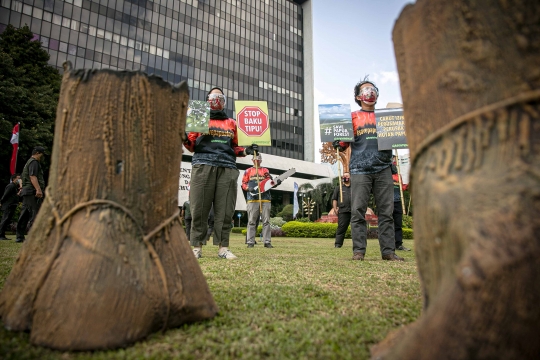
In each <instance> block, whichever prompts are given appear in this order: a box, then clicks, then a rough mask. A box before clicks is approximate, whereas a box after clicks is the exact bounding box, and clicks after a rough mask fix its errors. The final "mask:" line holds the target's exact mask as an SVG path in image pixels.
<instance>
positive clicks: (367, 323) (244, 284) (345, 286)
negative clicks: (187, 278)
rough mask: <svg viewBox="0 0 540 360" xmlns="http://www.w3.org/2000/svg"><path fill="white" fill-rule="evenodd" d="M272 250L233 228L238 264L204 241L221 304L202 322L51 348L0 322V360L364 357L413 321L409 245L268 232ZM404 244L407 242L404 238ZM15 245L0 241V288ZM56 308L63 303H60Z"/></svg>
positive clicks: (205, 262)
mask: <svg viewBox="0 0 540 360" xmlns="http://www.w3.org/2000/svg"><path fill="white" fill-rule="evenodd" d="M272 243H273V245H274V246H275V248H274V249H266V248H264V247H263V246H262V245H256V246H255V248H253V249H247V248H246V247H245V245H244V238H243V236H242V235H238V234H232V239H231V250H232V251H233V252H234V254H236V255H237V256H238V259H237V260H223V259H220V258H218V257H217V247H214V246H206V247H204V249H203V258H202V259H200V261H199V263H200V265H201V268H202V271H203V273H204V275H205V276H206V279H207V281H208V284H209V286H210V290H211V291H212V294H213V296H214V299H215V301H216V303H217V304H218V306H219V309H220V312H219V314H218V316H216V317H215V318H214V319H212V320H210V321H205V322H202V323H197V324H192V325H188V326H184V327H182V328H179V329H174V330H169V331H167V332H166V333H157V334H154V335H152V336H150V337H149V338H148V339H146V340H145V341H142V342H139V343H137V344H135V345H133V346H131V347H129V348H126V349H121V350H115V351H100V352H94V353H90V352H78V353H69V352H58V351H52V350H48V349H44V348H39V347H35V346H32V345H30V344H29V342H28V338H29V336H28V334H26V333H14V332H9V331H7V330H5V329H4V328H3V326H2V327H1V328H0V358H1V359H62V360H65V359H173V358H175V359H261V358H265V359H366V358H369V348H370V346H372V345H373V344H376V343H377V342H379V341H380V340H382V339H383V338H384V337H385V336H386V334H387V333H388V332H389V331H390V330H392V329H395V328H398V327H400V326H403V325H406V324H408V323H410V322H412V321H414V320H415V319H416V318H417V317H418V316H419V315H420V310H421V292H420V284H419V279H418V275H417V272H416V262H415V259H414V251H411V252H398V254H399V255H400V256H402V257H405V259H406V262H405V263H402V262H387V261H383V260H381V256H380V251H379V244H378V241H377V240H369V241H368V251H367V254H366V260H365V261H363V262H360V261H354V262H353V261H352V260H351V257H352V245H351V240H350V239H347V240H345V245H344V247H343V248H341V249H335V248H334V242H333V239H304V238H274V239H273V240H272ZM404 245H405V246H407V247H409V248H414V244H413V241H412V240H406V241H405V242H404ZM20 247H21V246H20V244H16V243H14V242H13V241H0V287H3V284H4V281H5V278H6V277H7V276H8V274H9V272H10V270H11V267H12V265H13V263H14V261H15V259H16V257H17V253H18V251H19V249H20ZM60 306H61V305H60Z"/></svg>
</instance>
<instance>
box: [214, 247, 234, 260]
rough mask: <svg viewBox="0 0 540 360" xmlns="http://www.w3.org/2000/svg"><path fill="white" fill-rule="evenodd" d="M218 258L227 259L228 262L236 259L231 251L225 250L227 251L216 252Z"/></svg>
mask: <svg viewBox="0 0 540 360" xmlns="http://www.w3.org/2000/svg"><path fill="white" fill-rule="evenodd" d="M217 256H219V257H220V258H222V259H228V260H233V259H236V258H237V256H236V255H234V254H233V253H232V252H231V250H229V249H227V250H222V251H219V252H218V255H217Z"/></svg>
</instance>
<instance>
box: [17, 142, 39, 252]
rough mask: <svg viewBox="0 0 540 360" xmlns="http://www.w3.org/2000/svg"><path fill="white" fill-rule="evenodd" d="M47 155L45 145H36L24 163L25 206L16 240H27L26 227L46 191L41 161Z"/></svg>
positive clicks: (31, 220)
mask: <svg viewBox="0 0 540 360" xmlns="http://www.w3.org/2000/svg"><path fill="white" fill-rule="evenodd" d="M44 155H45V148H44V147H43V146H36V147H35V148H34V149H33V150H32V156H31V157H30V159H28V161H27V162H26V165H24V169H23V171H22V174H21V180H22V190H21V196H22V198H23V206H22V210H21V215H20V216H19V221H18V222H17V239H16V240H15V241H16V242H23V241H24V240H25V237H24V236H25V233H26V227H27V226H28V224H30V226H31V225H32V223H33V222H34V219H35V218H36V215H37V213H38V211H39V208H40V207H41V202H42V201H43V193H44V191H45V178H44V177H43V169H42V168H41V165H40V161H41V159H42V158H43V156H44Z"/></svg>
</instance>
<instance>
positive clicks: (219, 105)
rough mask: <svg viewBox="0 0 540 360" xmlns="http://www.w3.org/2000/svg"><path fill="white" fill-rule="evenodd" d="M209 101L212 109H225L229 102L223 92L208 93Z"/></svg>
mask: <svg viewBox="0 0 540 360" xmlns="http://www.w3.org/2000/svg"><path fill="white" fill-rule="evenodd" d="M208 102H209V103H210V109H212V110H223V109H224V108H225V104H226V103H227V98H226V97H225V95H223V94H210V95H208Z"/></svg>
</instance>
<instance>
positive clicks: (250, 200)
mask: <svg viewBox="0 0 540 360" xmlns="http://www.w3.org/2000/svg"><path fill="white" fill-rule="evenodd" d="M261 162H262V156H261V154H259V153H257V155H255V156H253V165H255V166H254V167H250V168H249V169H247V170H246V171H245V172H244V176H243V177H242V189H244V190H245V191H247V213H248V228H247V247H248V248H252V247H253V246H254V245H255V235H256V233H257V223H258V221H257V220H258V219H259V216H260V217H261V218H262V224H263V228H262V237H263V240H264V247H265V248H273V246H272V244H271V241H272V239H271V229H270V208H271V203H270V201H271V200H272V196H271V195H270V190H267V191H264V192H263V191H262V190H261V193H260V196H259V188H260V187H261V183H262V182H263V180H269V181H272V176H271V175H270V173H269V172H268V169H267V168H264V167H261ZM280 184H281V180H280V179H277V181H276V183H275V185H274V187H275V186H278V185H280ZM261 209H262V211H261Z"/></svg>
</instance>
